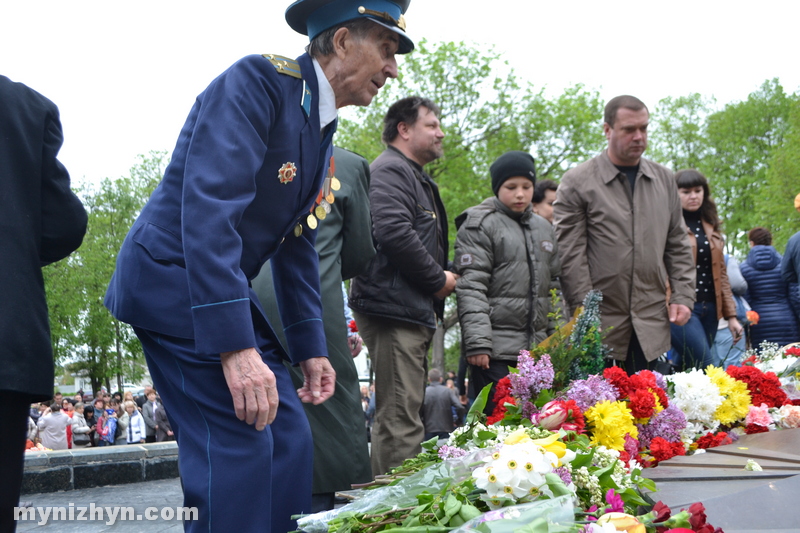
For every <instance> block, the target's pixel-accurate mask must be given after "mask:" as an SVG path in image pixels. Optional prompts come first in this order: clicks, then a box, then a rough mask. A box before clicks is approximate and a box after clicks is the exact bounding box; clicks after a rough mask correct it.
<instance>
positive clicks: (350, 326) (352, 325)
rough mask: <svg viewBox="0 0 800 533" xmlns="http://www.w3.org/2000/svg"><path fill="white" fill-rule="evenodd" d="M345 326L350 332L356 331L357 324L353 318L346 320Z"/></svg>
mask: <svg viewBox="0 0 800 533" xmlns="http://www.w3.org/2000/svg"><path fill="white" fill-rule="evenodd" d="M347 327H348V328H350V333H358V326H357V325H356V321H355V320H351V321H350V322H348V323H347Z"/></svg>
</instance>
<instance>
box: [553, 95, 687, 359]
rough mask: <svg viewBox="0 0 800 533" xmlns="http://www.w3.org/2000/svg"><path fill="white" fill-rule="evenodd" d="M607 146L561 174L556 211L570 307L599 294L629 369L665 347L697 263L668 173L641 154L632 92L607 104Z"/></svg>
mask: <svg viewBox="0 0 800 533" xmlns="http://www.w3.org/2000/svg"><path fill="white" fill-rule="evenodd" d="M604 120H605V123H604V124H603V131H604V133H605V135H606V138H607V139H608V149H607V150H606V151H604V152H603V153H601V154H600V155H598V156H596V157H594V158H592V159H590V160H589V161H587V162H585V163H582V164H581V165H579V166H577V167H576V168H574V169H571V170H569V171H567V172H566V173H565V174H564V177H563V178H562V180H561V184H560V186H559V188H558V193H557V199H556V202H555V204H554V206H553V207H554V216H555V227H556V234H557V236H558V247H559V251H560V255H561V281H562V289H563V292H564V295H565V297H566V299H567V303H568V304H569V306H570V307H571V309H573V310H574V309H575V308H576V307H577V306H579V305H580V304H581V302H582V301H583V298H584V297H585V296H586V293H587V292H589V291H590V290H591V289H598V290H600V291H602V293H603V302H602V304H601V306H600V310H601V313H602V326H603V329H604V331H605V334H606V343H607V344H608V346H609V347H610V348H611V349H612V350H613V351H612V354H613V357H614V358H615V359H616V360H617V361H618V362H619V363H621V364H623V365H624V367H625V370H626V371H627V372H628V373H629V374H632V373H634V372H636V371H639V370H642V369H644V368H650V369H653V368H654V367H655V362H656V360H657V359H658V358H659V356H661V355H662V354H663V353H665V352H667V351H668V350H669V348H670V328H669V325H670V323H674V324H677V325H683V324H685V323H686V321H687V320H688V319H689V317H690V315H691V308H692V306H693V305H694V298H695V296H694V284H695V267H694V261H693V259H692V248H691V245H690V243H689V239H688V237H687V233H686V229H685V225H684V222H683V216H682V212H681V203H680V200H679V198H678V190H677V187H676V185H675V180H674V178H673V175H672V172H671V171H670V170H668V169H667V168H665V167H663V166H661V165H659V164H657V163H654V162H653V161H649V160H647V159H643V158H642V154H643V153H644V151H645V149H646V148H647V125H648V122H649V112H648V110H647V107H646V106H645V105H644V103H642V102H641V100H639V99H638V98H635V97H633V96H618V97H616V98H613V99H612V100H610V101H609V102H608V104H607V105H606V109H605V117H604Z"/></svg>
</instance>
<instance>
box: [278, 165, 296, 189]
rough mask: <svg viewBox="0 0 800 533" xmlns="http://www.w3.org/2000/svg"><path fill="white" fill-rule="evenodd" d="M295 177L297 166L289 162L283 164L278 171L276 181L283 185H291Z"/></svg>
mask: <svg viewBox="0 0 800 533" xmlns="http://www.w3.org/2000/svg"><path fill="white" fill-rule="evenodd" d="M296 175H297V165H295V164H294V163H291V162H289V163H284V164H283V166H282V167H281V168H280V170H278V179H279V180H280V182H281V183H283V184H286V183H291V182H292V180H293V179H294V177H295V176H296Z"/></svg>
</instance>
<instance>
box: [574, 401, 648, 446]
mask: <svg viewBox="0 0 800 533" xmlns="http://www.w3.org/2000/svg"><path fill="white" fill-rule="evenodd" d="M584 416H585V417H586V422H587V425H589V426H590V427H591V429H592V439H591V441H592V444H595V445H597V444H601V445H603V446H605V447H606V448H611V449H614V450H619V451H622V450H623V449H625V435H627V434H630V436H631V437H633V438H634V439H635V438H637V437H638V436H639V430H638V429H637V428H636V426H635V425H634V423H633V416H632V415H631V411H630V409H628V407H627V405H625V402H609V401H608V400H604V401H602V402H599V403H597V404H595V405H594V407H591V408H590V409H588V410H587V411H586V413H584Z"/></svg>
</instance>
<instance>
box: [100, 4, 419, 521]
mask: <svg viewBox="0 0 800 533" xmlns="http://www.w3.org/2000/svg"><path fill="white" fill-rule="evenodd" d="M408 3H409V2H408V0H361V1H353V0H299V1H298V2H295V3H293V4H292V5H290V6H289V8H288V9H287V11H286V20H287V22H288V23H289V26H291V27H292V28H293V29H295V30H296V31H298V32H300V33H302V34H307V35H308V36H309V38H310V41H311V43H310V45H309V46H308V49H307V50H308V53H306V54H303V55H302V56H300V57H298V58H297V60H296V61H293V60H290V59H287V58H283V57H280V56H272V55H265V56H260V55H252V56H247V57H245V58H243V59H241V60H240V61H238V62H237V63H235V64H234V65H233V66H231V67H230V68H229V69H228V70H226V71H225V72H223V73H222V74H221V75H220V76H219V77H218V78H217V79H215V80H214V81H213V82H211V84H210V85H209V86H208V88H207V89H206V90H205V91H204V92H203V93H201V94H200V96H198V97H197V100H196V102H195V105H194V107H193V108H192V110H191V112H190V114H189V117H188V119H187V121H186V124H185V125H184V127H183V130H182V131H181V134H180V136H179V138H178V142H177V145H176V147H175V150H174V152H173V155H172V162H171V163H170V165H169V167H168V168H167V170H166V172H165V174H164V179H163V180H162V182H161V183H160V184H159V186H158V188H157V189H156V190H155V192H154V193H153V195H152V197H151V198H150V201H149V202H148V204H147V205H146V206H145V208H144V209H143V210H142V213H141V215H140V216H139V218H138V219H137V221H136V222H135V223H134V225H133V227H132V228H131V230H130V233H129V234H128V237H127V238H126V240H125V242H124V243H123V245H122V249H121V250H120V253H119V256H118V259H117V270H116V272H115V274H114V277H113V279H112V280H111V285H110V287H109V290H108V293H107V295H106V305H107V306H108V308H109V309H110V310H111V311H112V313H113V314H114V316H115V317H117V318H118V319H120V320H122V321H124V322H127V323H129V324H131V325H133V326H134V330H135V331H136V334H137V335H138V337H139V339H140V340H141V342H142V345H143V347H144V350H145V355H146V357H147V362H148V366H149V368H150V373H151V375H152V376H153V382H154V384H155V385H156V387H157V388H158V390H159V393H160V394H161V397H162V400H163V401H164V405H165V407H166V408H167V410H168V416H169V418H170V420H171V422H172V428H173V431H174V432H175V435H176V437H177V440H178V446H179V449H180V470H181V475H182V478H183V486H184V505H185V506H188V507H198V509H199V520H196V521H192V522H188V523H187V524H186V529H187V530H188V531H200V530H203V531H224V532H230V531H272V532H274V533H284V532H286V531H291V530H293V529H295V525H294V522H293V521H292V520H291V518H290V517H291V515H293V514H297V513H302V512H308V511H309V509H310V500H311V469H312V444H311V435H310V431H309V428H308V422H307V420H306V417H305V415H304V414H303V409H302V407H301V404H300V401H301V400H302V401H303V402H310V403H314V404H319V403H321V402H323V401H324V400H325V399H327V398H328V397H330V396H331V394H332V393H333V389H334V381H335V373H334V371H333V369H332V367H331V365H330V363H329V362H328V359H327V357H325V356H326V348H325V335H324V332H323V326H322V319H321V317H322V307H321V304H320V295H319V274H318V258H317V253H316V251H315V249H314V241H315V232H314V231H313V230H314V229H315V228H316V225H317V218H316V217H315V214H316V213H318V212H319V209H324V207H325V206H324V204H322V202H323V201H324V199H325V197H326V194H322V195H320V194H319V193H320V190H323V192H325V189H326V188H327V187H329V186H330V182H331V179H330V178H331V176H330V175H329V174H328V164H329V158H330V156H331V152H332V148H331V138H332V135H333V132H334V130H335V129H336V116H337V111H336V110H337V109H338V108H340V107H343V106H347V105H368V104H369V103H370V102H371V101H372V98H373V97H374V96H375V95H376V94H377V93H378V91H379V89H380V88H381V87H382V86H383V84H384V83H385V82H386V80H387V78H394V77H396V76H397V64H396V61H395V54H396V53H406V52H409V51H411V50H412V49H413V43H412V42H411V41H410V39H409V38H408V37H406V35H405V32H404V27H405V22H404V20H403V17H402V14H403V13H404V12H405V10H406V8H407V7H408ZM326 176H327V177H326ZM267 260H271V264H272V269H273V276H274V278H275V292H276V295H277V300H278V304H279V308H280V313H281V320H282V322H283V326H284V332H285V335H286V341H287V347H288V354H287V353H286V351H285V350H284V349H283V348H282V347H281V345H280V343H279V342H278V340H277V338H276V335H275V333H274V331H273V330H272V328H271V326H270V324H269V322H268V320H267V319H266V317H265V315H264V312H263V309H262V307H261V305H260V303H259V302H258V298H257V297H256V295H255V293H254V292H253V290H252V288H251V287H250V280H252V279H253V278H254V277H255V276H256V275H257V274H258V272H259V270H260V268H261V265H263V264H264V262H266V261H267ZM283 359H288V360H290V361H291V362H292V363H293V364H295V365H299V366H300V368H301V369H302V371H303V375H304V383H303V386H302V387H301V388H300V389H297V391H295V390H294V388H293V387H292V384H291V380H290V379H289V376H288V373H287V371H286V369H285V368H284V367H283V365H282V360H283ZM298 398H299V399H298ZM242 492H244V493H246V494H247V509H233V508H232V507H231V505H230V501H231V497H232V496H233V495H235V494H242Z"/></svg>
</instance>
